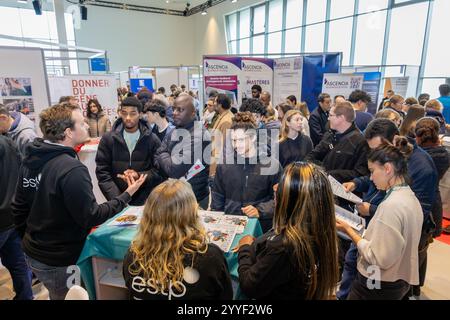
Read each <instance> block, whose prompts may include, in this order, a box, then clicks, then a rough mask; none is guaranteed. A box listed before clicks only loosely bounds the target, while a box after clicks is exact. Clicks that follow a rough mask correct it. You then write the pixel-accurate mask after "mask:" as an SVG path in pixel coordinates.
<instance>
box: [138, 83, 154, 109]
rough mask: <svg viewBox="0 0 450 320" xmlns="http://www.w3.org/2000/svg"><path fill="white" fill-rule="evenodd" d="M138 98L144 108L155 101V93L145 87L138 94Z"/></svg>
mask: <svg viewBox="0 0 450 320" xmlns="http://www.w3.org/2000/svg"><path fill="white" fill-rule="evenodd" d="M136 98H138V100H139V102H140V103H141V104H142V106H145V105H146V104H147V102H149V101H152V100H153V92H151V91H150V90H148V89H147V88H146V87H144V88H142V89H141V90H139V92H138V93H137V94H136Z"/></svg>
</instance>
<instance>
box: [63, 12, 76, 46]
mask: <svg viewBox="0 0 450 320" xmlns="http://www.w3.org/2000/svg"><path fill="white" fill-rule="evenodd" d="M64 22H65V23H66V37H67V41H75V30H74V27H73V18H72V15H71V14H70V13H64Z"/></svg>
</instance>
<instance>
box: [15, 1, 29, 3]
mask: <svg viewBox="0 0 450 320" xmlns="http://www.w3.org/2000/svg"><path fill="white" fill-rule="evenodd" d="M17 2H18V3H27V2H28V0H17Z"/></svg>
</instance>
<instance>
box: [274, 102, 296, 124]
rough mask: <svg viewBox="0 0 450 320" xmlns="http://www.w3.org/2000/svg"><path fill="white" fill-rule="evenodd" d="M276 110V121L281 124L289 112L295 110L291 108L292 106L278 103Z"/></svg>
mask: <svg viewBox="0 0 450 320" xmlns="http://www.w3.org/2000/svg"><path fill="white" fill-rule="evenodd" d="M276 108H277V111H278V120H280V122H283V119H284V116H285V115H286V113H287V112H288V111H289V110H294V109H295V107H293V106H292V104H289V103H280V104H279V105H277V106H276Z"/></svg>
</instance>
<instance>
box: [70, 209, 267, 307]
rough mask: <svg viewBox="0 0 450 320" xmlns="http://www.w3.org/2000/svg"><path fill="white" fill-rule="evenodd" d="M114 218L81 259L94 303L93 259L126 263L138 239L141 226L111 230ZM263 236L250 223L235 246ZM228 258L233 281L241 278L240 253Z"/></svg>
mask: <svg viewBox="0 0 450 320" xmlns="http://www.w3.org/2000/svg"><path fill="white" fill-rule="evenodd" d="M118 215H120V213H119V214H117V215H116V216H115V217H113V218H111V219H110V220H108V221H107V222H105V223H104V224H102V225H101V226H100V227H99V228H98V229H96V230H95V231H94V232H92V233H91V234H90V235H89V236H88V237H87V239H86V243H85V245H84V248H83V251H82V252H81V255H80V258H79V259H78V262H77V265H78V267H79V268H80V271H81V277H82V279H83V282H84V285H85V287H86V290H87V291H88V293H89V297H90V298H91V299H95V284H94V277H93V270H92V259H91V258H92V257H99V258H106V259H112V260H123V258H124V256H125V254H126V252H127V250H128V248H129V246H130V244H131V241H132V240H133V238H134V237H135V235H136V233H137V230H138V226H109V225H108V223H109V222H110V221H112V220H113V219H115V218H116V217H117V216H118ZM261 234H262V231H261V226H260V224H259V221H258V219H249V220H248V223H247V225H246V227H245V230H244V232H243V233H242V234H238V235H236V237H235V239H234V241H233V245H232V246H231V248H234V247H235V246H237V244H238V243H239V240H240V239H241V238H242V237H243V236H245V235H252V236H254V237H259V236H260V235H261ZM225 258H226V260H227V263H228V268H229V271H230V274H231V277H232V279H234V280H237V278H238V256H237V253H233V252H226V253H225Z"/></svg>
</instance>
